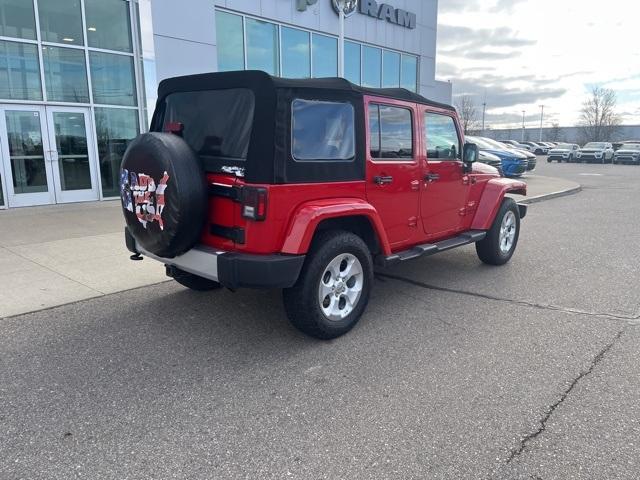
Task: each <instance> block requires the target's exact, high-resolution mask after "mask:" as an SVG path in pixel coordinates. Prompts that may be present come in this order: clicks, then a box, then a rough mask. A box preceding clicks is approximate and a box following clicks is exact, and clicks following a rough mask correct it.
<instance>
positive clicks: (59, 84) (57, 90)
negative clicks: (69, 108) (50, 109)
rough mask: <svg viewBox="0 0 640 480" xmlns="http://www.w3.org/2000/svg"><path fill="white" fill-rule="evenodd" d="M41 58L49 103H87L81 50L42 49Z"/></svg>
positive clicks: (84, 70) (85, 69) (83, 61)
mask: <svg viewBox="0 0 640 480" xmlns="http://www.w3.org/2000/svg"><path fill="white" fill-rule="evenodd" d="M42 57H43V61H44V77H45V84H46V87H47V99H48V100H49V101H55V102H78V103H89V87H88V86H87V68H86V64H85V57H84V51H83V50H75V49H72V48H60V47H42Z"/></svg>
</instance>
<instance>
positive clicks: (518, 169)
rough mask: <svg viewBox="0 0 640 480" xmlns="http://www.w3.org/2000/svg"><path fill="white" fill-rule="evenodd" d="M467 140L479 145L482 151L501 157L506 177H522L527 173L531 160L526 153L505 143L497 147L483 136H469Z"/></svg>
mask: <svg viewBox="0 0 640 480" xmlns="http://www.w3.org/2000/svg"><path fill="white" fill-rule="evenodd" d="M467 140H468V141H470V142H473V143H475V144H476V145H478V147H479V148H480V151H481V152H487V153H491V154H493V155H495V156H496V157H498V158H500V160H501V161H502V171H503V172H504V175H505V177H520V176H522V175H523V174H524V173H526V171H527V168H528V166H529V162H528V161H527V157H526V156H525V155H523V154H521V153H519V152H516V151H513V150H509V149H507V148H506V146H504V145H502V146H500V147H496V146H495V145H494V144H492V143H489V142H487V141H486V140H487V139H485V138H482V137H467Z"/></svg>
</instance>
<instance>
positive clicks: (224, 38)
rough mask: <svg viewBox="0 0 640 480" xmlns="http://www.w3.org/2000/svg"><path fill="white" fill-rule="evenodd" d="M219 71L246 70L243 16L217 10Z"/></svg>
mask: <svg viewBox="0 0 640 480" xmlns="http://www.w3.org/2000/svg"><path fill="white" fill-rule="evenodd" d="M216 36H217V38H218V71H220V72H229V71H233V70H244V38H243V37H244V35H243V31H242V17H241V16H239V15H233V14H231V13H226V12H221V11H219V10H216Z"/></svg>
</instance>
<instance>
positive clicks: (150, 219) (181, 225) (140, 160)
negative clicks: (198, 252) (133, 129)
mask: <svg viewBox="0 0 640 480" xmlns="http://www.w3.org/2000/svg"><path fill="white" fill-rule="evenodd" d="M161 187H162V189H161ZM120 188H121V196H122V206H123V212H124V216H125V219H126V223H127V227H128V229H129V231H130V232H131V234H132V235H133V237H134V238H135V239H136V241H137V243H138V244H139V245H140V246H141V247H142V248H143V249H144V250H146V251H148V252H150V253H153V254H154V255H157V256H159V257H164V258H174V257H177V256H178V255H181V254H183V253H185V252H187V251H188V250H190V249H191V248H192V247H193V246H194V245H195V244H196V243H197V242H198V240H199V238H200V234H201V232H202V229H203V227H204V224H205V221H206V213H207V201H208V195H207V185H206V179H205V174H204V171H203V169H202V165H201V161H200V159H199V158H198V156H197V155H196V154H195V152H194V151H193V150H192V149H191V148H190V147H189V145H187V143H186V142H185V141H184V140H183V139H182V138H181V137H179V136H177V135H174V134H171V133H157V132H152V133H145V134H143V135H140V136H138V137H137V138H136V139H135V140H134V141H133V142H131V145H130V146H129V148H128V149H127V151H126V153H125V154H124V157H123V159H122V165H121V182H120ZM136 199H138V202H136Z"/></svg>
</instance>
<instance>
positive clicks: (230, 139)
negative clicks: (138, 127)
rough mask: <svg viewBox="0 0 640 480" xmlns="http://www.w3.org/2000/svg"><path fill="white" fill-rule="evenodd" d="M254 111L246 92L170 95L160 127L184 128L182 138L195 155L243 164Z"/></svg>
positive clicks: (214, 91)
mask: <svg viewBox="0 0 640 480" xmlns="http://www.w3.org/2000/svg"><path fill="white" fill-rule="evenodd" d="M254 108H255V98H254V95H253V92H252V91H251V90H249V89H246V88H235V89H228V90H206V91H202V92H179V93H172V94H170V95H169V96H168V97H167V99H166V107H165V113H164V118H163V125H167V124H169V123H181V124H182V125H184V131H183V137H184V139H185V141H186V142H187V143H188V144H189V146H191V148H192V149H193V150H194V151H195V152H196V153H197V154H198V155H201V156H203V157H212V158H216V159H232V160H245V159H246V158H247V153H248V151H249V141H250V139H251V131H252V127H253V112H254Z"/></svg>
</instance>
